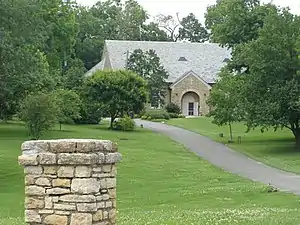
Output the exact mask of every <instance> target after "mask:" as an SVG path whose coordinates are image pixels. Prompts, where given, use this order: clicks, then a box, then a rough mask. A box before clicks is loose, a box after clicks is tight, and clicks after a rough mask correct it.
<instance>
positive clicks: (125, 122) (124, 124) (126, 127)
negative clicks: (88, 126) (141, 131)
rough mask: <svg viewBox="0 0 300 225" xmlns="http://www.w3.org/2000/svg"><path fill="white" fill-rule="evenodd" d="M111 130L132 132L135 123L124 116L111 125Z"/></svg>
mask: <svg viewBox="0 0 300 225" xmlns="http://www.w3.org/2000/svg"><path fill="white" fill-rule="evenodd" d="M113 129H114V130H121V131H133V130H134V129H135V122H134V120H132V119H131V118H130V117H129V116H126V117H124V118H120V119H119V120H117V121H115V122H114V124H113Z"/></svg>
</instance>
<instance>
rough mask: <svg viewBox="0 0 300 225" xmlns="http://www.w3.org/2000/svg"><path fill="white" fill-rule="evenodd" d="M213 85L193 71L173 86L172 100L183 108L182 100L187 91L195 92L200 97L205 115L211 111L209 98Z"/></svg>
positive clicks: (201, 108)
mask: <svg viewBox="0 0 300 225" xmlns="http://www.w3.org/2000/svg"><path fill="white" fill-rule="evenodd" d="M210 89H211V87H210V86H209V85H208V84H206V83H205V82H204V81H202V80H201V79H199V78H198V77H197V75H194V74H193V73H192V72H191V73H190V74H189V75H188V76H186V77H185V78H184V79H182V80H181V81H179V82H178V83H177V84H175V85H174V86H173V87H172V93H171V101H172V102H173V103H175V104H177V105H178V106H180V107H181V108H182V105H181V103H182V102H181V100H182V97H183V96H184V94H185V93H187V92H193V93H195V94H197V95H198V97H199V106H200V111H201V113H202V114H203V115H206V114H208V113H209V106H208V105H207V103H206V101H207V99H208V96H209V93H210Z"/></svg>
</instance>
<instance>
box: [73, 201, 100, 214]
mask: <svg viewBox="0 0 300 225" xmlns="http://www.w3.org/2000/svg"><path fill="white" fill-rule="evenodd" d="M77 210H78V211H79V212H96V211H97V204H96V203H95V202H94V203H78V204H77Z"/></svg>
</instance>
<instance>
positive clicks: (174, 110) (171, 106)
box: [166, 102, 181, 114]
mask: <svg viewBox="0 0 300 225" xmlns="http://www.w3.org/2000/svg"><path fill="white" fill-rule="evenodd" d="M166 110H167V112H168V113H175V114H180V113H181V109H180V107H179V106H178V105H176V104H175V103H172V102H171V103H169V104H168V105H166Z"/></svg>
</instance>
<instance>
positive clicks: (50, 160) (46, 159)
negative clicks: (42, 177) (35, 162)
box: [39, 153, 56, 165]
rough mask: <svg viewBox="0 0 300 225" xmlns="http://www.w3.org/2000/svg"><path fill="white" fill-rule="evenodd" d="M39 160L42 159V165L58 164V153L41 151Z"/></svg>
mask: <svg viewBox="0 0 300 225" xmlns="http://www.w3.org/2000/svg"><path fill="white" fill-rule="evenodd" d="M39 161H40V164H41V165H55V164H56V154H53V153H40V154H39Z"/></svg>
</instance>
